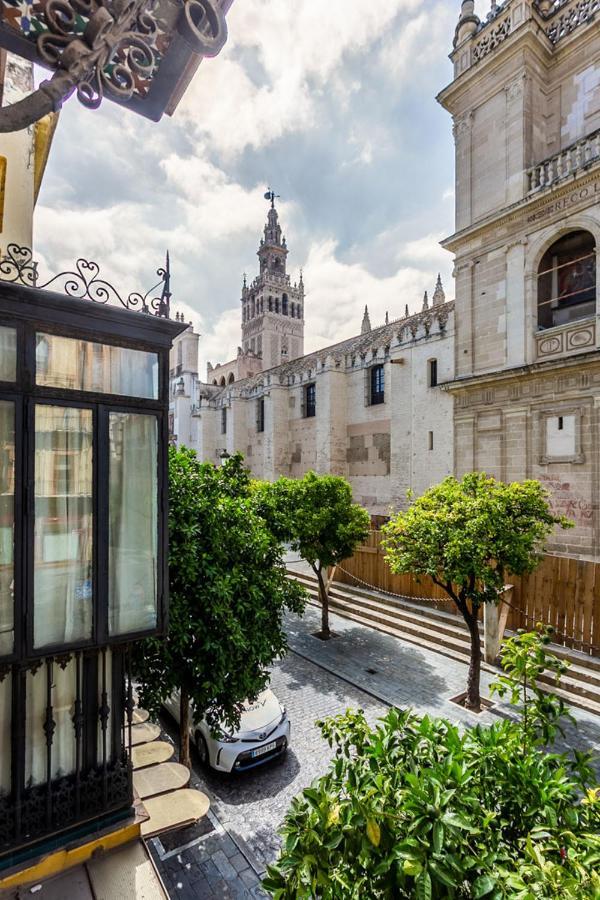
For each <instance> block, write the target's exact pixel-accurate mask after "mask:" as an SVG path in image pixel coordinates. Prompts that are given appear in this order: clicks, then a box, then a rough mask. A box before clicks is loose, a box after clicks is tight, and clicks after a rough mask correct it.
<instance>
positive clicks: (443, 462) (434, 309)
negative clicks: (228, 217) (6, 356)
mask: <svg viewBox="0 0 600 900" xmlns="http://www.w3.org/2000/svg"><path fill="white" fill-rule="evenodd" d="M287 252H288V251H287V246H286V244H285V239H282V237H281V229H280V227H279V223H278V220H277V211H276V209H275V207H274V203H273V201H272V205H271V209H270V210H269V219H268V222H267V226H266V228H265V235H264V239H263V240H262V241H261V245H260V248H259V251H258V256H259V260H260V273H259V275H258V277H257V278H256V279H255V280H254V281H253V282H252V284H251V285H250V287H248V286H246V285H245V286H244V291H243V294H242V323H241V325H242V345H241V346H240V348H238V356H237V358H236V359H234V360H232V361H231V362H230V363H226V364H224V365H222V366H212V365H209V368H208V373H207V381H206V382H200V381H199V380H198V366H197V358H198V335H196V334H195V333H194V331H193V329H192V328H191V326H190V328H188V330H187V331H186V332H185V333H184V334H183V335H182V336H181V337H180V338H179V339H178V341H177V343H176V345H175V347H174V349H173V352H172V359H171V432H172V435H173V439H174V440H176V441H177V443H179V444H185V445H186V446H190V447H193V448H194V449H196V451H197V452H198V454H199V456H200V458H201V459H203V460H206V461H210V462H213V463H218V462H219V461H220V460H221V459H222V458H223V456H224V454H233V453H234V452H236V451H239V452H241V453H242V454H243V455H244V457H245V460H246V463H247V465H248V466H249V467H250V469H251V470H252V473H253V474H254V476H255V477H257V478H262V479H267V480H274V479H276V478H277V477H279V476H281V475H285V476H289V477H301V476H302V475H304V474H305V473H306V472H307V471H309V470H311V469H312V470H313V471H315V472H318V473H321V474H325V473H329V474H335V475H343V476H344V477H346V478H347V479H348V480H349V481H350V483H351V485H352V487H353V491H354V496H355V499H356V500H357V502H359V503H362V504H363V505H364V506H365V507H366V508H367V509H368V510H369V512H370V513H371V514H372V515H374V516H388V515H389V514H390V513H391V512H392V511H393V510H395V509H398V508H403V507H405V506H406V505H407V502H408V501H407V493H408V491H409V490H410V491H413V492H414V493H416V494H420V493H422V492H423V491H424V490H425V489H426V488H427V487H429V486H430V485H431V484H434V483H436V482H438V481H440V480H441V479H442V478H444V477H445V476H446V475H448V474H450V473H451V472H452V471H453V441H452V427H453V425H452V408H453V400H452V398H451V397H449V396H448V395H447V394H446V393H444V392H443V391H442V390H440V387H439V385H440V384H441V383H442V382H450V381H452V379H453V378H454V304H453V303H451V302H448V301H447V300H446V297H445V294H444V290H443V287H442V283H441V280H440V279H439V278H438V283H437V285H436V288H435V291H434V294H433V297H432V301H431V303H430V302H429V300H428V299H427V295H426V296H425V299H424V302H423V309H422V311H421V312H419V313H417V314H415V315H412V316H409V315H406V316H405V317H403V318H400V319H397V320H395V321H392V322H389V323H387V324H385V325H383V326H381V327H376V328H372V327H371V323H370V321H369V316H368V312H367V310H365V318H364V320H363V323H362V328H361V333H360V334H358V335H357V336H356V337H354V338H350V339H348V340H346V341H341V342H340V343H338V344H334V345H333V346H330V347H325V348H323V349H322V350H319V351H317V352H315V353H310V354H308V355H302V353H301V351H302V350H303V344H304V285H303V283H302V279H300V282H299V283H298V284H295V285H292V284H291V282H290V279H289V276H287V273H286V271H285V267H286V257H287ZM399 305H400V303H399ZM402 305H405V304H404V303H403V304H402ZM259 338H260V343H259ZM252 341H254V345H252V343H251V342H252ZM264 354H266V358H263V356H264ZM288 357H290V358H288ZM273 360H276V361H277V364H275V365H272V364H271V363H272V361H273ZM252 366H256V367H257V368H258V371H255V372H248V369H249V368H251V367H252Z"/></svg>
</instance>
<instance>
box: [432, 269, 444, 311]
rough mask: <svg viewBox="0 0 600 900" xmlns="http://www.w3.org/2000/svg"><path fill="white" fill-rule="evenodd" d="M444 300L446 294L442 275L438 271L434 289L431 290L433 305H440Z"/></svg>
mask: <svg viewBox="0 0 600 900" xmlns="http://www.w3.org/2000/svg"><path fill="white" fill-rule="evenodd" d="M445 302H446V294H445V292H444V288H443V285H442V276H441V275H440V274H439V273H438V277H437V282H436V285H435V291H434V292H433V305H434V306H441V305H442V303H445Z"/></svg>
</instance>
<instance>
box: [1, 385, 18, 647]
mask: <svg viewBox="0 0 600 900" xmlns="http://www.w3.org/2000/svg"><path fill="white" fill-rule="evenodd" d="M14 497H15V408H14V405H13V404H12V403H6V402H4V401H0V656H1V655H4V654H7V653H12V650H13V628H14V605H13V604H14V563H13V556H14V531H15V529H14V524H15V523H14V516H15V510H14Z"/></svg>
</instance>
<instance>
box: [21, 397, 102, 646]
mask: <svg viewBox="0 0 600 900" xmlns="http://www.w3.org/2000/svg"><path fill="white" fill-rule="evenodd" d="M92 429H93V425H92V411H91V410H89V409H74V408H68V407H62V406H42V405H38V406H36V410H35V535H34V560H35V561H34V616H33V630H34V646H35V647H45V646H48V645H49V644H57V643H71V642H73V641H78V640H81V639H85V638H89V637H90V636H91V631H92V477H93V471H92V444H93V430H92Z"/></svg>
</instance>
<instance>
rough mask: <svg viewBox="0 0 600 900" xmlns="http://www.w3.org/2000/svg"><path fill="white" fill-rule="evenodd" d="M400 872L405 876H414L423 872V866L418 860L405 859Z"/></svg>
mask: <svg viewBox="0 0 600 900" xmlns="http://www.w3.org/2000/svg"><path fill="white" fill-rule="evenodd" d="M402 871H403V872H404V874H405V875H412V876H416V875H419V874H420V873H421V872H422V871H423V865H422V863H420V862H419V860H418V859H405V860H404V862H403V863H402Z"/></svg>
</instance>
